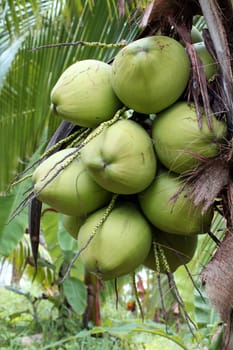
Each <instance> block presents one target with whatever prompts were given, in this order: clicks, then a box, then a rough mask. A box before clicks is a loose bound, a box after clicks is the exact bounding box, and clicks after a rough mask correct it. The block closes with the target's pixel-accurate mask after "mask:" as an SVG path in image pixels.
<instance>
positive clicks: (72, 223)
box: [62, 214, 85, 239]
mask: <svg viewBox="0 0 233 350" xmlns="http://www.w3.org/2000/svg"><path fill="white" fill-rule="evenodd" d="M84 221H85V217H83V216H71V215H65V214H62V224H63V226H64V228H65V230H66V231H67V232H68V233H69V234H70V235H71V236H72V237H73V238H75V239H77V237H78V232H79V229H80V227H81V226H82V224H83V223H84Z"/></svg>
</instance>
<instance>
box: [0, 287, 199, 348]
mask: <svg viewBox="0 0 233 350" xmlns="http://www.w3.org/2000/svg"><path fill="white" fill-rule="evenodd" d="M30 288H31V287H30ZM30 291H31V292H33V290H32V289H30ZM35 293H36V291H35ZM0 300H1V304H0V329H1V332H0V350H3V349H4V350H26V349H32V350H39V349H42V350H55V349H56V350H60V349H63V350H64V349H65V350H180V349H182V347H180V346H179V345H177V344H175V343H174V342H172V341H170V340H169V339H166V334H165V337H164V335H163V336H160V335H159V332H158V334H156V325H155V324H154V323H152V322H150V323H148V325H149V326H148V327H151V326H152V327H154V328H153V332H154V334H153V332H150V331H145V332H144V331H143V327H146V323H142V321H141V320H140V319H138V318H137V315H136V316H135V315H133V314H132V313H129V312H126V311H125V310H124V309H123V308H121V307H119V309H118V310H116V309H115V308H114V306H111V307H110V304H109V302H108V303H106V308H105V307H104V305H103V309H102V312H103V314H102V316H103V330H104V331H103V332H101V334H98V329H97V331H96V333H95V332H94V333H95V334H90V332H89V333H88V332H87V331H86V333H85V331H83V330H82V327H81V324H82V322H81V321H82V320H81V318H80V317H79V316H74V315H73V316H72V318H70V319H68V318H67V319H62V320H61V319H60V320H59V318H58V312H57V309H55V308H54V307H53V304H52V303H50V302H49V301H48V300H42V301H40V303H38V305H36V313H35V310H34V309H33V305H32V302H31V301H30V300H29V299H28V298H26V297H25V296H24V295H19V294H16V293H13V292H12V291H9V290H6V289H5V288H4V287H0ZM35 315H36V317H35ZM132 325H133V327H134V325H135V329H133V328H132ZM130 327H131V328H130ZM140 327H141V328H140ZM159 327H160V328H159ZM149 329H150V328H148V329H147V330H149ZM157 329H158V331H159V330H160V331H161V330H162V331H163V329H162V326H160V325H158V328H157ZM94 330H95V328H94ZM106 330H107V331H106ZM108 330H109V331H108ZM132 330H133V331H132ZM162 331H161V332H162ZM185 332H186V333H185ZM34 337H36V338H34ZM185 338H186V342H187V344H185V347H187V349H188V350H197V346H196V345H195V344H194V341H193V337H192V335H191V334H190V333H187V329H185V330H184V331H182V334H181V335H180V340H181V341H184V339H185ZM177 339H178V341H179V338H177ZM201 340H202V339H201ZM202 344H204V343H203V341H202ZM199 349H201V350H204V345H203V346H202V347H200V348H199Z"/></svg>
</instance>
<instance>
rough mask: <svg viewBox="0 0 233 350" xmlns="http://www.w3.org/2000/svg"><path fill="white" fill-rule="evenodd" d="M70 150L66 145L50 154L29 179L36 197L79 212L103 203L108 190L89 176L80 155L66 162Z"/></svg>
mask: <svg viewBox="0 0 233 350" xmlns="http://www.w3.org/2000/svg"><path fill="white" fill-rule="evenodd" d="M74 151H75V148H67V149H64V150H61V151H58V152H56V153H54V154H53V155H51V156H50V157H49V158H47V159H46V160H45V161H43V162H42V163H41V164H40V165H39V166H38V167H37V169H36V170H35V171H34V173H33V176H32V180H33V183H34V192H35V193H37V192H38V196H37V198H38V199H39V200H41V201H42V202H44V203H46V204H48V205H50V206H51V207H53V208H54V209H56V210H57V211H58V212H61V213H63V214H67V215H72V216H82V215H86V214H87V213H90V212H92V211H94V210H96V209H98V208H100V207H102V206H103V205H105V204H107V203H108V201H109V200H110V198H111V193H109V192H108V191H106V190H105V189H103V188H102V187H100V186H99V185H98V184H97V183H96V182H95V181H94V180H93V178H92V177H91V176H90V175H89V173H88V172H87V170H86V168H85V166H84V164H83V163H82V161H81V160H80V158H75V159H74V160H73V161H72V162H71V163H70V164H69V165H68V166H66V164H67V160H68V159H69V158H68V157H69V155H71V154H72V153H73V152H74ZM59 169H62V171H60V172H59V174H57V172H58V171H59ZM56 174H57V175H56ZM53 177H54V178H53ZM52 178H53V179H52ZM49 180H51V181H49ZM44 186H45V187H44ZM43 187H44V188H43Z"/></svg>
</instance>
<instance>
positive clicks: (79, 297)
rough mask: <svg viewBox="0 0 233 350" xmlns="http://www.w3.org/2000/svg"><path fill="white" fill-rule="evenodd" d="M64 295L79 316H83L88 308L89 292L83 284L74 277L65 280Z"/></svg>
mask: <svg viewBox="0 0 233 350" xmlns="http://www.w3.org/2000/svg"><path fill="white" fill-rule="evenodd" d="M63 291H64V295H65V297H66V298H67V301H68V303H69V304H70V305H71V306H72V308H73V310H74V311H75V312H77V314H79V315H82V314H83V313H84V311H85V308H86V300H87V290H86V287H85V286H84V284H83V282H81V281H80V280H78V279H77V278H74V277H69V278H67V279H65V281H64V283H63Z"/></svg>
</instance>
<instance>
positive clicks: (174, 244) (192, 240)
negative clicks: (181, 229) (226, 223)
mask: <svg viewBox="0 0 233 350" xmlns="http://www.w3.org/2000/svg"><path fill="white" fill-rule="evenodd" d="M197 242H198V236H197V235H193V236H184V235H176V234H169V233H166V232H162V231H159V230H157V229H155V230H154V231H153V235H152V246H151V249H150V252H149V254H148V256H147V258H146V259H145V261H144V262H143V265H145V266H146V267H147V268H149V269H152V270H154V271H156V272H159V273H166V272H175V271H176V270H177V268H178V267H179V266H181V265H185V264H187V263H188V262H189V261H190V260H191V259H192V258H193V256H194V253H195V251H196V247H197Z"/></svg>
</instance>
